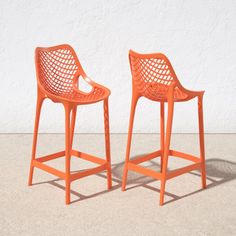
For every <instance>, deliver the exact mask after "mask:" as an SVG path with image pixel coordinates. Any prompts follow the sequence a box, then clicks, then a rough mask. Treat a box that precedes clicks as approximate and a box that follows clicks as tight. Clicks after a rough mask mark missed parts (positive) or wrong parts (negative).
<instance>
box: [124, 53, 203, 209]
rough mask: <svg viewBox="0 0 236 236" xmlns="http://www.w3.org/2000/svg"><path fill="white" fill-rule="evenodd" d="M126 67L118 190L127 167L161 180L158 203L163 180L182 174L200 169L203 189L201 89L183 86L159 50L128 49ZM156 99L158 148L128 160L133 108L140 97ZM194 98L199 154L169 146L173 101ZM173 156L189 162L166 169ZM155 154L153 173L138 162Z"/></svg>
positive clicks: (161, 197)
mask: <svg viewBox="0 0 236 236" xmlns="http://www.w3.org/2000/svg"><path fill="white" fill-rule="evenodd" d="M129 61H130V68H131V73H132V88H133V89H132V102H131V113H130V121H129V132H128V142H127V149H126V160H125V166H124V173H123V181H122V190H123V191H125V188H126V181H127V174H128V170H131V171H135V172H138V173H141V174H144V175H147V176H149V177H152V178H155V179H158V180H160V181H161V189H160V205H163V203H164V193H165V184H166V181H167V180H169V179H171V178H174V177H176V176H179V175H182V174H184V173H187V172H190V171H193V170H196V169H200V170H201V178H202V187H203V188H206V171H205V151H204V128H203V107H202V100H203V94H204V91H190V90H187V89H185V88H184V87H183V86H182V85H181V84H180V82H179V80H178V78H177V76H176V74H175V72H174V70H173V67H172V66H171V63H170V61H169V60H168V58H167V57H166V56H165V55H163V54H161V53H154V54H139V53H136V52H134V51H132V50H130V52H129ZM142 96H144V97H146V98H148V99H150V100H153V101H157V102H160V137H161V138H160V150H158V151H155V152H152V153H150V154H148V155H145V156H142V157H139V158H136V159H134V160H130V146H131V138H132V130H133V122H134V115H135V108H136V104H137V102H138V99H139V98H140V97H142ZM195 97H197V99H198V120H199V141H200V157H195V156H193V155H189V154H186V153H182V152H179V151H175V150H171V149H170V139H171V128H172V119H173V112H174V104H175V102H184V101H189V100H191V99H193V98H195ZM165 103H167V106H168V113H167V114H168V115H167V124H166V130H165V117H164V114H165V112H164V108H165ZM169 155H170V156H176V157H180V158H183V159H186V160H189V161H192V162H193V164H191V165H188V166H186V167H183V168H180V169H176V170H172V171H167V164H168V157H169ZM155 157H160V160H161V171H160V172H156V171H153V170H150V169H148V168H144V167H142V166H140V165H139V164H140V163H142V162H145V161H148V160H151V159H153V158H155Z"/></svg>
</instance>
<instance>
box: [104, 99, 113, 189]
mask: <svg viewBox="0 0 236 236" xmlns="http://www.w3.org/2000/svg"><path fill="white" fill-rule="evenodd" d="M103 109H104V128H105V147H106V160H107V188H108V189H111V187H112V179H111V151H110V128H109V106H108V98H107V99H105V100H104V103H103Z"/></svg>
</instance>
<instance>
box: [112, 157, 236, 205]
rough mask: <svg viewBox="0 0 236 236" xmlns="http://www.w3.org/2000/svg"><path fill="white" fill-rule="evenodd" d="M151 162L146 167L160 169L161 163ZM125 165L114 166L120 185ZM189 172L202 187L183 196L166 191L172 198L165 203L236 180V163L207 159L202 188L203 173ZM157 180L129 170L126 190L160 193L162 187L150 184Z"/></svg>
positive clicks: (114, 172) (113, 171) (114, 175)
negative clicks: (146, 190) (204, 187)
mask: <svg viewBox="0 0 236 236" xmlns="http://www.w3.org/2000/svg"><path fill="white" fill-rule="evenodd" d="M149 164H150V165H149V166H146V167H148V168H150V169H153V170H157V171H160V165H158V164H157V163H156V162H154V161H149ZM123 165H124V163H123V162H122V163H119V164H117V165H116V166H114V168H113V170H112V173H113V177H116V179H115V180H114V179H113V181H116V182H117V183H118V184H119V186H121V183H122V171H123ZM187 174H191V175H195V176H199V186H200V189H198V190H196V191H194V192H191V193H188V194H185V195H182V196H177V195H175V194H173V193H169V192H165V195H166V196H169V197H171V198H172V199H171V200H169V201H166V202H165V204H168V203H171V202H174V201H176V200H179V199H182V198H186V197H188V196H191V195H193V194H196V193H198V192H201V191H206V190H207V189H210V188H213V187H216V186H218V185H221V184H224V183H227V182H230V181H232V180H235V179H236V163H235V162H231V161H228V160H223V159H218V158H212V159H208V160H206V175H207V189H202V188H201V173H200V171H192V172H189V173H187ZM155 181H157V180H155V179H153V178H150V177H147V176H143V175H141V174H138V173H135V172H132V171H129V173H128V182H127V187H126V190H129V189H133V188H137V187H144V188H147V189H149V190H153V191H156V192H158V193H160V189H158V188H155V187H153V186H150V185H148V184H150V183H152V182H155ZM129 185H133V186H132V187H129Z"/></svg>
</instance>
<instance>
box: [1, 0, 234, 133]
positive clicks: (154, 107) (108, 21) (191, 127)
mask: <svg viewBox="0 0 236 236" xmlns="http://www.w3.org/2000/svg"><path fill="white" fill-rule="evenodd" d="M61 43H69V44H71V45H72V46H73V47H74V48H75V50H76V52H77V53H78V56H79V58H80V61H81V63H82V65H83V67H84V69H85V71H86V72H87V74H88V75H89V76H90V77H91V78H93V79H94V80H95V81H97V82H100V83H102V84H104V85H106V86H108V87H109V88H110V89H111V90H112V95H111V98H110V118H111V131H112V132H118V133H119V132H122V133H123V132H127V127H128V117H129V109H130V99H131V76H130V71H129V64H128V50H129V49H130V48H132V49H134V50H137V51H138V52H158V51H161V52H163V53H165V54H167V56H168V57H169V59H170V60H171V61H172V64H173V66H174V68H175V70H176V73H177V75H178V76H179V79H180V81H182V83H183V85H185V86H186V87H187V88H190V89H196V90H200V89H205V90H206V94H205V100H204V102H205V107H204V110H205V130H206V132H211V133H218V132H236V98H235V96H236V95H235V93H236V82H235V81H236V1H235V0H213V1H208V0H201V1H200V0H196V1H193V0H192V1H191V0H172V1H168V0H162V1H161V0H153V1H147V0H146V1H144V0H143V1H137V0H132V1H127V0H126V1H117V0H109V1H108V0H107V1H102V0H95V1H89V0H87V1H78V0H74V1H69V0H68V1H22V0H12V1H3V0H0V79H1V87H0V132H2V133H5V132H10V133H11V132H13V133H16V132H27V133H29V132H32V131H33V122H34V113H35V101H36V80H35V70H34V49H35V47H36V46H51V45H57V44H61ZM158 105H159V104H158V103H153V102H148V101H146V100H142V101H140V103H139V106H138V109H137V116H136V122H135V131H136V132H158V129H159V128H158V127H159V106H158ZM196 109H197V106H196V101H193V102H189V103H186V104H178V105H176V110H175V111H176V113H175V120H174V132H195V131H196V130H197V113H196ZM102 118H103V117H102V104H95V105H91V106H85V107H81V108H79V111H78V121H79V122H78V125H77V128H76V131H77V132H102V131H103V120H102ZM63 122H64V115H63V108H62V106H59V105H56V104H55V105H54V104H53V103H51V102H46V103H45V106H44V107H43V112H42V120H41V126H40V131H41V132H63V131H64V126H63V124H64V123H63Z"/></svg>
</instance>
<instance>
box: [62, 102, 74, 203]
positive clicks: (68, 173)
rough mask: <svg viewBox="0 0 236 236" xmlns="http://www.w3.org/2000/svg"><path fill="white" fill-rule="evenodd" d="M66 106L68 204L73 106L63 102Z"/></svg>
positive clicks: (68, 196)
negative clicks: (71, 114)
mask: <svg viewBox="0 0 236 236" xmlns="http://www.w3.org/2000/svg"><path fill="white" fill-rule="evenodd" d="M63 105H64V108H65V149H66V150H65V154H66V157H65V166H66V168H65V172H66V179H65V184H66V204H67V205H68V204H70V185H71V180H70V157H71V141H70V136H71V132H70V113H71V109H72V108H71V106H70V104H67V103H65V104H63Z"/></svg>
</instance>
